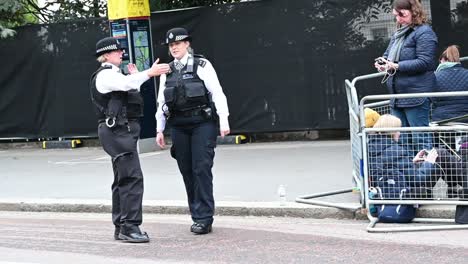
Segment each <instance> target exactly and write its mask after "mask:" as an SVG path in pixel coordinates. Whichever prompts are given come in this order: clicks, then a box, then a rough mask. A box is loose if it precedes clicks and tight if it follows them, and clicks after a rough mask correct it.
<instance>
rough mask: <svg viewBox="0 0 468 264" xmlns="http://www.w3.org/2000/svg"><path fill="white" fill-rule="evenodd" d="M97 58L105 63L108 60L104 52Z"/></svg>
mask: <svg viewBox="0 0 468 264" xmlns="http://www.w3.org/2000/svg"><path fill="white" fill-rule="evenodd" d="M96 60H97V61H98V62H100V63H103V62H106V61H107V59H106V57H104V54H102V55H101V56H99V57H97V59H96Z"/></svg>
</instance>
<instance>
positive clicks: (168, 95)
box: [164, 55, 210, 113]
mask: <svg viewBox="0 0 468 264" xmlns="http://www.w3.org/2000/svg"><path fill="white" fill-rule="evenodd" d="M200 57H201V56H197V55H195V56H194V57H189V59H188V62H187V65H185V67H184V68H182V69H181V70H180V71H179V70H177V69H176V68H175V66H174V62H171V63H169V66H170V67H171V73H169V74H167V75H166V76H167V78H166V88H165V89H164V98H165V102H166V105H167V107H168V108H169V112H170V113H177V112H185V111H191V110H194V109H200V108H202V107H206V106H208V105H209V104H210V95H209V92H208V90H207V89H206V86H205V83H204V82H203V80H201V79H200V77H199V76H198V75H197V69H198V66H199V65H204V63H205V62H203V61H202V60H200Z"/></svg>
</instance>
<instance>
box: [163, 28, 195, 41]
mask: <svg viewBox="0 0 468 264" xmlns="http://www.w3.org/2000/svg"><path fill="white" fill-rule="evenodd" d="M183 40H185V41H192V37H191V36H190V35H189V33H188V31H187V30H186V29H185V28H173V29H170V30H169V31H167V33H166V42H165V44H166V45H168V44H169V43H172V42H176V41H183Z"/></svg>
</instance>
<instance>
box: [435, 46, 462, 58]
mask: <svg viewBox="0 0 468 264" xmlns="http://www.w3.org/2000/svg"><path fill="white" fill-rule="evenodd" d="M459 49H460V48H459V47H458V46H457V45H451V46H448V48H447V49H445V50H444V52H442V55H440V58H439V61H442V60H445V61H449V62H460V51H458V50H459Z"/></svg>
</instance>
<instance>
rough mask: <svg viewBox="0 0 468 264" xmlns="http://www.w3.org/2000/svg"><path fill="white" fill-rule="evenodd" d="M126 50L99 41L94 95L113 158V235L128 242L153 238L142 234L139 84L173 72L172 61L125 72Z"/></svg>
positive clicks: (114, 42)
mask: <svg viewBox="0 0 468 264" xmlns="http://www.w3.org/2000/svg"><path fill="white" fill-rule="evenodd" d="M123 53H124V52H123V51H122V48H121V46H120V43H119V41H118V40H117V39H114V38H112V37H107V38H104V39H101V40H100V41H98V42H97V43H96V57H97V60H98V61H99V62H100V63H101V66H100V67H99V69H98V70H97V71H96V72H95V73H94V74H93V75H92V77H91V82H90V88H91V99H92V101H93V104H94V106H95V110H96V113H97V116H98V122H99V125H98V135H99V140H100V142H101V144H102V147H103V149H104V151H106V153H107V154H109V156H111V160H112V168H113V171H114V182H113V184H112V221H113V223H114V225H115V233H114V238H115V239H116V240H123V241H126V242H133V243H142V242H148V241H149V237H148V235H147V234H146V233H145V232H141V230H140V228H139V226H140V225H141V223H142V199H143V173H142V171H141V168H140V160H139V158H138V152H137V141H138V138H139V135H140V123H139V118H140V117H141V116H142V115H143V108H142V107H143V106H142V104H143V98H142V97H141V95H140V93H139V91H140V86H141V84H143V83H144V82H145V81H147V80H148V79H149V78H151V77H154V76H158V75H161V74H163V73H166V72H168V71H169V65H167V64H158V61H156V63H154V64H153V65H152V66H151V68H150V69H148V70H145V71H143V72H138V70H137V68H136V66H135V65H134V64H129V65H128V70H129V72H130V75H123V74H122V73H121V72H120V69H119V66H120V64H121V63H122V55H123Z"/></svg>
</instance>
